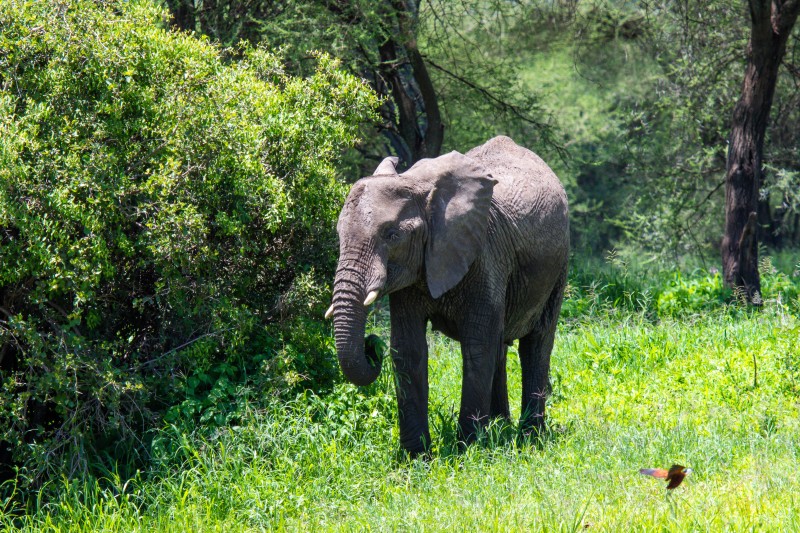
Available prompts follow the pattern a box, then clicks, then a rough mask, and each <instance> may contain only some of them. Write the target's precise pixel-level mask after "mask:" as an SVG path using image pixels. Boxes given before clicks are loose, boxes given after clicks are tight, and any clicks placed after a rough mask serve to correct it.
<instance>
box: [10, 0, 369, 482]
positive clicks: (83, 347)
mask: <svg viewBox="0 0 800 533" xmlns="http://www.w3.org/2000/svg"><path fill="white" fill-rule="evenodd" d="M161 21H162V12H161V10H160V8H159V7H158V6H156V5H154V4H153V3H150V2H146V1H132V2H114V1H110V0H107V1H100V0H98V1H89V0H72V1H64V2H52V3H51V2H23V1H16V0H4V1H3V2H2V3H0V28H2V30H1V32H0V381H2V389H0V463H3V462H6V463H7V464H8V463H9V462H13V464H14V465H16V466H20V467H22V469H21V470H20V474H21V475H22V476H23V477H24V478H25V479H27V480H28V481H41V480H43V479H46V478H47V477H48V474H51V473H54V472H57V473H63V472H66V473H68V474H69V473H75V472H79V471H85V469H86V468H87V467H89V466H91V465H90V464H89V463H90V462H91V461H92V459H90V458H94V457H100V455H98V453H99V452H104V453H108V454H110V456H111V460H112V461H114V460H119V458H120V457H121V456H122V453H123V452H124V451H125V450H128V451H141V450H143V449H146V446H144V445H143V443H142V439H144V436H145V435H146V431H147V430H148V428H151V427H153V426H154V425H156V424H158V423H159V420H160V419H161V417H162V416H163V413H164V412H165V411H166V410H167V409H169V408H170V407H172V406H181V405H186V402H189V403H190V404H191V403H192V402H195V404H194V405H192V406H191V409H189V412H191V413H194V414H201V415H202V414H203V413H206V412H209V409H211V408H213V407H214V406H215V405H217V406H219V408H218V409H216V410H215V411H214V412H211V413H210V414H208V415H207V416H208V417H209V418H213V416H216V415H218V414H220V413H222V414H224V413H226V412H229V411H230V408H229V406H227V405H226V402H227V403H229V402H233V401H236V398H237V394H239V393H240V392H241V386H239V385H237V383H239V384H241V383H242V379H240V378H241V377H242V376H243V375H247V374H248V373H253V374H255V381H253V383H255V384H256V385H257V386H259V387H260V388H261V387H264V388H267V389H270V388H271V389H272V390H277V389H281V388H287V387H291V386H292V384H296V383H298V381H302V380H303V379H306V378H307V379H318V378H322V377H325V376H327V377H328V378H329V377H330V376H331V375H332V371H330V370H326V368H332V367H331V364H332V363H331V361H333V358H332V355H331V354H332V351H333V349H332V348H331V346H330V343H329V342H328V343H326V342H325V340H324V338H325V337H326V335H323V334H321V335H319V336H320V337H321V338H322V339H323V340H319V341H309V340H308V338H306V337H303V335H302V334H297V333H294V332H292V333H289V331H290V328H289V327H281V326H282V325H284V326H288V325H296V324H297V323H298V321H303V320H305V321H307V322H308V323H309V324H313V327H312V328H311V329H313V330H314V331H316V332H323V330H322V327H321V326H319V325H317V324H316V323H313V321H309V319H305V318H303V317H304V316H321V314H322V312H323V311H324V307H325V306H324V303H323V299H325V298H324V296H325V294H324V293H325V290H324V287H323V286H321V284H320V281H319V280H321V279H329V276H330V272H331V269H332V266H333V264H334V261H335V255H334V254H335V246H334V245H333V243H334V242H335V233H334V232H333V228H334V220H335V217H336V214H337V210H338V209H337V208H338V205H340V202H341V200H342V199H343V196H344V192H345V188H344V186H343V185H342V184H341V183H340V182H338V181H337V180H336V164H337V161H338V160H339V157H340V155H341V154H342V152H343V151H344V150H345V149H346V148H348V147H349V146H352V144H353V143H354V142H355V141H356V136H357V133H358V130H359V125H360V124H362V123H364V122H365V121H369V120H372V117H373V113H374V109H375V107H376V105H377V102H376V98H375V96H374V95H373V94H372V93H371V92H370V91H369V89H368V88H367V86H366V85H365V84H364V83H363V82H362V81H360V80H358V79H357V78H355V77H353V76H350V75H347V74H345V73H343V72H342V71H340V70H339V69H338V65H337V64H336V62H334V61H333V60H331V59H330V58H328V57H327V56H325V55H322V54H316V61H317V67H316V70H315V72H314V73H313V75H311V76H309V77H308V78H295V77H291V76H288V75H286V74H285V73H284V71H283V69H282V64H281V60H280V58H279V57H278V56H276V55H274V54H272V53H270V52H269V51H267V50H265V49H261V48H250V47H246V46H241V47H240V48H238V49H236V50H234V51H232V53H231V54H230V57H233V56H235V57H236V58H240V59H238V60H237V61H235V62H232V61H228V60H226V57H229V56H228V55H227V54H226V53H225V51H223V50H220V49H219V48H218V47H217V46H215V45H212V44H210V43H209V42H207V41H205V40H200V39H197V38H195V37H193V36H191V35H188V34H182V33H177V32H170V31H167V30H165V29H164V28H163V27H162V24H161ZM293 298H294V299H298V298H304V301H303V303H302V304H299V303H298V302H295V301H292V299H293ZM280 350H283V351H284V355H283V356H282V357H283V359H282V360H281V362H280V364H277V363H275V362H274V359H275V358H276V357H278V356H279V355H280V354H279V352H280ZM309 372H315V373H316V375H313V376H310V375H309ZM251 381H252V380H251ZM269 392H271V390H259V393H269ZM9 453H10V454H11V456H12V457H9V456H8V454H9ZM4 454H6V455H5V456H4Z"/></svg>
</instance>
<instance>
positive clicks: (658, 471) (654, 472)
mask: <svg viewBox="0 0 800 533" xmlns="http://www.w3.org/2000/svg"><path fill="white" fill-rule="evenodd" d="M639 473H640V474H644V475H645V476H653V477H657V478H661V479H667V475H668V474H669V472H668V471H667V470H665V469H663V468H642V469H641V470H639Z"/></svg>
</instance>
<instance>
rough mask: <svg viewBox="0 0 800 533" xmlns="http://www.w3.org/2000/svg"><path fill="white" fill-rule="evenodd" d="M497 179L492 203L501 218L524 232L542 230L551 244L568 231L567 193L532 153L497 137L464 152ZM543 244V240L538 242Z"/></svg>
mask: <svg viewBox="0 0 800 533" xmlns="http://www.w3.org/2000/svg"><path fill="white" fill-rule="evenodd" d="M466 155H467V156H468V157H471V158H473V159H476V160H477V161H479V162H480V163H481V164H482V165H483V166H484V167H485V168H486V170H487V171H488V172H489V173H490V174H491V176H492V177H493V178H494V179H496V180H497V185H495V187H494V193H493V197H492V203H493V204H494V205H495V207H496V209H498V210H499V211H501V212H502V215H503V216H502V217H501V218H502V219H505V220H509V221H513V224H514V225H516V226H517V230H519V231H521V232H523V233H527V232H529V231H536V230H538V231H541V230H542V229H545V230H546V232H547V233H549V234H550V237H551V238H552V239H553V241H554V244H555V243H557V242H563V238H564V235H565V234H567V233H568V232H569V223H568V208H567V194H566V192H565V191H564V187H563V185H562V184H561V182H560V181H559V179H558V177H557V176H556V175H555V173H554V172H553V170H552V169H551V168H550V167H549V166H548V165H547V163H545V162H544V161H543V160H542V158H540V157H539V156H538V155H536V154H535V153H533V152H531V151H530V150H528V149H527V148H524V147H522V146H519V145H518V144H516V143H515V142H514V141H513V140H511V139H510V138H508V137H504V136H499V137H495V138H493V139H490V140H488V141H487V142H486V143H484V144H483V145H481V146H478V147H476V148H473V149H472V150H470V151H469V152H467V154H466ZM540 244H545V243H540Z"/></svg>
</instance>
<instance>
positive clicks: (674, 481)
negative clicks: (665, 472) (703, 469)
mask: <svg viewBox="0 0 800 533" xmlns="http://www.w3.org/2000/svg"><path fill="white" fill-rule="evenodd" d="M685 477H686V474H684V473H683V472H679V473H677V474H673V475H671V476H670V477H669V478H667V479H669V483H668V484H667V488H668V489H670V490H672V489H674V488H675V487H677V486H678V485H680V484H681V482H682V481H683V478H685Z"/></svg>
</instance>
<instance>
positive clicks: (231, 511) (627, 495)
mask: <svg viewBox="0 0 800 533" xmlns="http://www.w3.org/2000/svg"><path fill="white" fill-rule="evenodd" d="M771 264H772V263H771V262H768V261H765V262H763V264H762V267H765V268H764V269H763V274H764V297H765V304H764V306H763V307H762V308H761V309H752V308H747V307H744V306H742V305H740V304H738V303H737V302H736V299H735V298H730V297H729V295H727V294H725V293H724V292H723V290H722V289H721V287H719V286H718V282H717V279H718V275H717V274H716V273H710V272H704V271H694V272H690V273H688V274H686V273H678V272H669V273H658V274H656V275H650V274H648V275H645V274H642V271H636V270H634V269H632V268H630V267H627V268H628V270H627V273H626V271H625V269H623V268H622V267H621V266H619V265H614V264H613V263H612V264H609V265H607V266H606V267H604V268H605V269H604V270H602V271H598V272H596V274H595V276H594V277H593V278H592V277H591V276H589V275H588V274H586V273H583V272H580V271H576V272H575V273H574V274H573V276H572V278H571V282H570V286H571V290H570V294H569V298H568V299H567V302H566V304H565V307H564V310H565V311H564V319H563V320H562V323H561V325H560V330H559V334H558V337H557V341H556V347H555V350H554V352H553V360H552V370H551V380H552V384H553V393H552V395H551V398H550V402H549V405H548V429H547V431H546V432H545V434H544V435H542V437H541V438H540V439H537V440H535V441H525V440H520V439H519V438H517V435H516V431H515V427H514V424H497V425H494V426H492V427H490V428H488V429H487V431H486V432H485V434H484V435H483V436H482V437H481V439H480V440H479V442H478V443H477V444H476V445H473V446H470V447H468V448H466V450H464V449H463V448H462V447H461V446H460V445H459V443H458V441H457V437H456V431H455V421H456V411H457V408H458V403H459V395H460V381H461V368H460V367H461V361H460V354H459V350H458V345H457V344H456V343H454V342H452V341H450V340H448V339H446V338H443V337H441V336H438V335H434V334H431V336H430V338H429V344H430V348H431V349H430V362H429V368H430V381H431V426H432V427H431V430H432V434H433V439H434V442H433V446H432V451H431V456H430V458H428V459H427V460H425V459H415V460H411V459H408V458H407V457H406V456H405V455H404V454H403V453H402V452H400V450H399V445H398V434H397V423H396V422H397V420H396V418H397V415H396V410H395V409H396V407H395V400H394V393H393V381H392V380H393V377H392V375H391V372H390V371H388V368H389V367H390V366H391V365H388V364H387V365H385V367H384V368H386V369H387V370H385V371H384V373H383V374H382V376H381V377H380V379H379V380H378V381H377V382H376V383H375V384H374V385H372V386H370V387H368V388H357V387H354V386H351V385H347V384H340V385H337V386H336V387H335V388H334V389H333V390H332V391H331V392H329V393H327V394H324V395H322V394H317V393H315V392H313V391H306V392H305V393H303V394H301V395H299V396H298V397H296V398H295V399H294V400H292V401H290V402H285V401H283V402H282V401H277V400H270V401H260V400H258V399H257V398H256V397H255V396H253V397H251V398H250V399H249V400H247V401H245V400H243V402H242V403H243V405H244V407H243V408H242V412H241V414H240V416H239V417H238V419H237V420H238V421H237V422H236V423H235V425H228V426H219V427H209V426H192V425H191V424H188V423H183V424H182V423H180V421H176V422H175V423H173V424H171V425H169V426H168V427H165V428H164V429H163V430H161V431H159V432H158V434H157V435H156V436H155V437H154V439H153V442H154V444H153V464H152V467H151V469H150V470H148V471H146V472H140V473H139V474H137V475H135V476H133V477H132V478H128V479H122V478H120V477H119V476H116V475H114V474H113V473H109V474H108V476H106V477H105V478H101V479H86V480H83V481H73V482H66V481H65V482H63V483H62V486H58V487H51V488H52V489H54V490H52V491H50V492H43V494H46V493H47V494H58V496H57V497H52V498H44V497H43V498H41V499H40V500H39V501H36V502H29V503H28V505H27V507H25V505H24V504H23V503H22V502H20V501H19V500H18V499H14V498H10V499H7V500H5V503H4V504H3V505H0V529H3V528H6V529H19V530H23V531H63V530H71V531H95V530H112V531H152V530H158V531H219V530H224V531H259V530H276V531H281V530H290V531H296V530H309V529H316V530H321V531H351V530H367V529H369V530H379V531H383V530H387V531H396V530H415V531H416V530H432V531H449V530H453V529H455V530H479V531H511V530H547V531H576V530H583V529H586V530H590V531H591V530H599V531H618V530H620V529H622V528H626V529H635V530H665V531H689V530H701V531H718V530H736V531H738V530H745V529H748V530H750V529H755V530H797V529H800V503H799V502H798V499H797V498H796V497H795V496H794V494H797V493H798V491H799V490H800V479H798V476H797V474H796V465H797V463H798V459H800V444H798V441H797V439H796V435H797V434H798V430H800V422H799V421H800V416H799V415H800V412H799V411H800V404H798V395H800V320H798V318H797V316H798V313H797V310H798V300H797V298H798V297H797V294H798V292H797V291H798V286H799V285H800V283H799V280H798V277H799V276H798V274H797V272H782V271H778V270H777V269H774V271H773V270H769V269H768V268H766V267H770V265H771ZM770 268H771V267H770ZM589 280H591V281H590V282H589V283H586V282H587V281H589ZM667 302H669V305H667ZM377 316H378V318H377V319H376V320H375V322H374V323H373V324H372V326H371V327H372V329H374V330H376V331H378V332H381V333H382V334H383V336H384V337H385V335H386V331H385V323H386V322H385V321H384V320H383V318H382V317H383V313H378V315H377ZM510 352H511V353H510V354H509V363H508V365H509V389H510V392H511V395H512V398H511V405H512V416H513V417H518V416H519V403H520V399H519V394H520V383H519V376H520V373H519V362H518V359H517V358H516V357H515V354H514V352H515V348H514V347H512V348H511V349H510ZM673 463H679V464H682V465H686V466H689V467H691V468H692V469H693V470H694V472H693V473H692V474H691V475H690V476H689V477H688V478H687V479H686V480H685V481H684V482H683V484H682V485H681V486H680V487H678V488H677V489H675V490H674V491H669V492H668V491H666V489H665V484H664V483H663V481H660V480H656V479H653V478H648V477H644V476H641V475H640V474H639V473H638V470H639V469H640V468H646V467H669V466H670V465H672V464H673Z"/></svg>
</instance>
